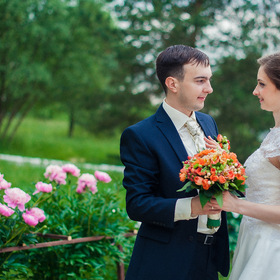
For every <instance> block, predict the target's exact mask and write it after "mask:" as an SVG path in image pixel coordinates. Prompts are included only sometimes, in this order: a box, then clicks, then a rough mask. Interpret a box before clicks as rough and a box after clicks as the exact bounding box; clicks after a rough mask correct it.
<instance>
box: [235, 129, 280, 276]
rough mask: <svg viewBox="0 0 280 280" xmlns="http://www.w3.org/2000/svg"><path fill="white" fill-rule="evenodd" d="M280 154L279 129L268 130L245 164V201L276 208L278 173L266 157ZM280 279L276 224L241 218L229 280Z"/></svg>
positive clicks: (279, 231)
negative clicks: (246, 187) (246, 186)
mask: <svg viewBox="0 0 280 280" xmlns="http://www.w3.org/2000/svg"><path fill="white" fill-rule="evenodd" d="M279 155H280V127H277V128H272V129H271V130H270V132H269V133H268V135H267V136H266V138H265V139H264V141H263V143H262V144H261V146H260V148H259V149H258V150H257V151H255V152H254V153H253V154H252V155H251V156H250V157H249V158H248V159H247V161H246V162H245V164H244V165H245V166H246V175H247V176H248V178H247V180H246V184H247V185H248V189H246V199H247V200H249V201H252V202H257V203H264V204H270V205H280V170H279V169H278V168H276V167H275V166H274V165H272V164H271V163H270V162H269V160H268V158H271V157H275V156H279ZM251 279H254V280H279V279H280V224H270V223H266V222H263V221H260V220H257V219H254V218H250V217H247V216H243V218H242V222H241V225H240V231H239V236H238V241H237V246H236V249H235V253H234V258H233V268H232V272H231V275H230V280H251Z"/></svg>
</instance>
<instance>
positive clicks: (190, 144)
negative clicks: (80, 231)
mask: <svg viewBox="0 0 280 280" xmlns="http://www.w3.org/2000/svg"><path fill="white" fill-rule="evenodd" d="M163 109H164V110H165V112H166V113H167V115H168V116H169V117H170V119H171V120H172V122H173V124H174V126H175V127H176V129H177V131H178V133H179V135H180V137H181V139H182V142H183V144H184V146H185V149H186V151H187V153H188V155H189V156H193V155H195V154H196V153H197V152H198V151H197V149H196V146H195V143H194V141H193V138H192V136H191V135H190V134H189V132H188V129H187V128H186V127H185V126H184V124H185V123H186V121H187V120H188V119H189V118H193V119H195V120H196V117H195V112H193V113H192V115H191V116H190V117H188V116H187V115H185V114H183V113H182V112H180V111H178V110H176V109H174V108H173V107H171V106H170V105H168V104H167V103H166V101H165V100H163ZM200 130H201V131H200V132H201V134H200V135H201V137H202V138H203V137H204V136H205V135H204V132H203V130H202V129H201V127H200ZM186 160H187V159H186ZM182 167H183V166H182ZM179 172H180V170H178V174H179ZM191 200H192V197H186V198H180V199H178V200H177V202H176V207H175V217H174V221H175V222H176V221H179V220H190V219H196V218H197V216H196V217H192V216H191ZM218 229H219V228H214V229H209V228H207V215H200V216H199V217H198V228H197V231H198V232H200V233H204V234H213V233H215V232H216V231H217V230H218Z"/></svg>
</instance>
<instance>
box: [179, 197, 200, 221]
mask: <svg viewBox="0 0 280 280" xmlns="http://www.w3.org/2000/svg"><path fill="white" fill-rule="evenodd" d="M191 202H192V197H186V198H180V199H178V200H177V202H176V206H175V216H174V222H177V221H180V220H191V219H196V218H197V217H198V216H195V217H192V216H191V213H192V209H191Z"/></svg>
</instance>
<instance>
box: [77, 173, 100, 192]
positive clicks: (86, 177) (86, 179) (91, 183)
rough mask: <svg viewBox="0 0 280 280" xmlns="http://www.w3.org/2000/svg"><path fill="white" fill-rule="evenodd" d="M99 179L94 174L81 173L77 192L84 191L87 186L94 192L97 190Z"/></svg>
mask: <svg viewBox="0 0 280 280" xmlns="http://www.w3.org/2000/svg"><path fill="white" fill-rule="evenodd" d="M96 184H97V180H96V179H95V177H94V176H93V175H92V174H89V173H84V174H82V175H81V177H80V178H79V180H78V187H77V190H76V191H77V193H83V192H85V190H86V187H88V188H89V189H90V190H91V191H92V193H93V194H95V193H96V192H97V186H96Z"/></svg>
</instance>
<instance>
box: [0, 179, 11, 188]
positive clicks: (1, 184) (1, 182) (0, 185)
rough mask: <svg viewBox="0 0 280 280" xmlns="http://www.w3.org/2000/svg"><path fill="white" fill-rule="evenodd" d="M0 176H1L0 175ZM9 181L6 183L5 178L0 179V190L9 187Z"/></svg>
mask: <svg viewBox="0 0 280 280" xmlns="http://www.w3.org/2000/svg"><path fill="white" fill-rule="evenodd" d="M0 178H1V177H0ZM11 185H12V184H11V183H8V182H7V181H6V180H5V179H3V178H2V179H1V180H0V190H6V189H8V188H10V187H11Z"/></svg>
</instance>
